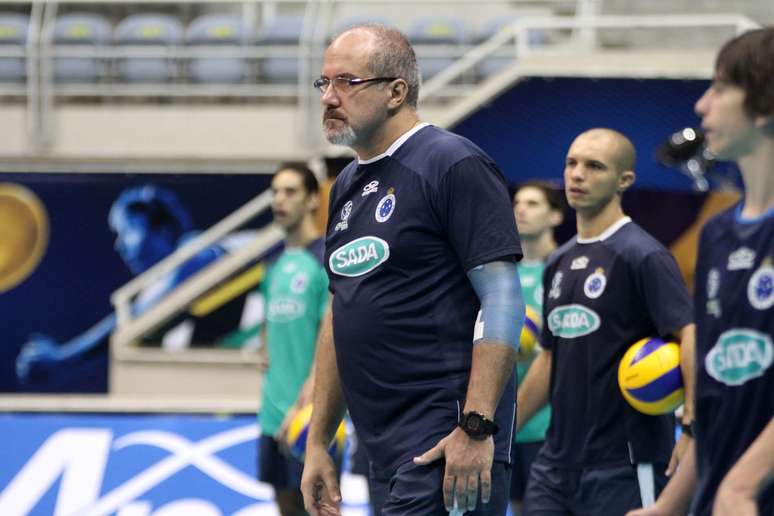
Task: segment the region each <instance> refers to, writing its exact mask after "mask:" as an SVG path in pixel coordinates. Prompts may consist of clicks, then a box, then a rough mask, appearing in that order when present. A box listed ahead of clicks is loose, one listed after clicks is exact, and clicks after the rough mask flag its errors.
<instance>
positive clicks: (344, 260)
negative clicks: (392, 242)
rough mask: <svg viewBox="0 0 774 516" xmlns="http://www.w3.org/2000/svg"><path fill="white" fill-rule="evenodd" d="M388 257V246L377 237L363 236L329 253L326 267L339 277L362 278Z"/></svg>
mask: <svg viewBox="0 0 774 516" xmlns="http://www.w3.org/2000/svg"><path fill="white" fill-rule="evenodd" d="M389 257H390V246H389V244H388V243H387V242H385V241H384V240H382V239H381V238H379V237H375V236H364V237H360V238H357V239H355V240H352V241H351V242H348V243H346V244H344V245H343V246H341V247H339V248H338V249H336V250H335V251H333V252H332V253H331V256H330V258H329V259H328V267H330V269H331V271H332V272H333V273H335V274H338V275H339V276H349V277H354V276H362V275H363V274H366V273H369V272H371V271H372V270H374V269H375V268H377V267H378V266H380V265H381V264H383V263H384V262H386V261H387V259H388V258H389Z"/></svg>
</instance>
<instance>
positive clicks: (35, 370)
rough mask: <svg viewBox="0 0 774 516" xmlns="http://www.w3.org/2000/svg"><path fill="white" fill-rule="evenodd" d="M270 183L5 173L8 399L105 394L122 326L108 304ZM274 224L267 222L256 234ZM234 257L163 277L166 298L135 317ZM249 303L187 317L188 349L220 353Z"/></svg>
mask: <svg viewBox="0 0 774 516" xmlns="http://www.w3.org/2000/svg"><path fill="white" fill-rule="evenodd" d="M269 180H270V176H268V175H243V174H231V175H226V174H188V175H172V174H137V175H129V174H66V173H62V174H0V220H2V222H0V225H2V227H1V228H0V229H2V231H0V255H2V256H3V257H4V259H3V263H2V264H0V312H1V313H3V315H4V316H3V317H2V319H0V334H2V336H3V346H0V392H49V393H55V392H91V393H104V392H107V385H108V365H107V364H108V352H107V349H108V339H109V335H110V332H111V331H112V330H113V327H114V325H115V319H114V314H113V309H112V306H111V305H110V294H111V293H112V292H113V291H115V290H116V289H118V288H119V287H121V286H122V285H124V284H126V283H127V282H128V281H130V280H131V279H132V278H133V277H134V276H136V275H137V274H140V273H141V272H142V271H143V270H145V269H147V268H148V267H150V266H151V265H152V264H154V263H156V262H157V261H158V260H160V259H162V258H164V257H165V256H166V255H168V254H169V253H171V252H173V251H174V250H175V249H176V248H178V247H180V246H182V245H183V244H185V242H187V241H188V240H189V239H190V238H191V237H193V236H194V235H196V234H197V233H198V232H199V231H202V230H205V229H207V228H209V227H210V226H212V225H213V224H215V223H217V222H219V221H220V220H221V219H223V218H224V217H225V216H227V215H229V214H230V213H232V212H233V211H234V210H236V209H237V208H239V207H240V206H242V205H243V204H244V203H246V202H247V201H249V200H250V199H252V198H253V197H254V196H256V195H258V194H260V193H261V192H263V191H264V190H265V189H266V188H267V186H268V184H269ZM270 217H271V214H270V213H268V212H266V213H264V214H263V215H262V216H261V217H259V218H258V219H257V220H255V221H254V223H253V224H252V225H251V226H250V228H256V227H260V226H261V225H263V224H265V223H267V222H268V221H269V220H270ZM248 229H249V228H248ZM230 251H232V250H231V249H227V248H226V247H225V245H218V246H212V248H210V249H207V250H206V251H205V252H203V253H201V255H200V256H196V257H194V258H192V259H191V260H189V262H187V263H186V264H184V265H183V266H181V267H180V268H179V269H177V270H176V271H174V273H172V274H170V276H169V278H164V281H163V282H160V283H162V285H161V287H164V288H161V287H159V288H156V286H154V288H153V289H148V290H149V291H148V292H144V293H142V294H141V295H140V296H139V297H138V300H137V306H134V307H133V308H134V309H135V311H136V312H138V313H139V312H140V311H142V310H144V309H148V308H150V307H151V306H152V305H153V304H154V303H155V302H156V301H158V299H159V298H160V297H162V296H163V295H164V294H166V293H167V292H168V291H170V290H171V289H173V288H174V287H175V286H176V285H178V284H180V283H182V281H184V280H185V279H186V278H187V277H188V276H190V275H192V274H194V273H195V272H196V271H197V270H199V269H201V268H203V267H204V266H206V265H208V264H209V263H210V262H213V261H214V260H216V259H217V258H219V257H220V256H222V255H223V254H225V253H227V252H230ZM154 296H155V297H154ZM243 301H244V299H243V298H241V299H234V300H233V301H229V302H227V303H225V304H224V305H223V307H222V308H219V309H217V310H214V311H213V312H212V313H210V314H207V315H206V316H202V317H194V316H190V317H189V315H190V314H186V317H187V318H190V319H192V320H193V323H192V327H193V328H194V329H193V334H192V335H191V337H190V340H191V341H192V344H191V346H192V347H193V346H196V345H212V343H213V342H215V341H216V339H217V338H218V336H221V335H224V334H227V333H228V332H230V331H232V330H235V329H236V328H237V326H238V325H239V321H240V318H241V316H242V308H243V304H244V303H243ZM179 323H180V321H171V322H170V324H179ZM165 329H166V328H161V329H159V332H163V331H164V330H165ZM149 338H151V339H153V340H155V342H157V343H158V342H159V341H160V340H161V337H160V336H159V335H153V336H149Z"/></svg>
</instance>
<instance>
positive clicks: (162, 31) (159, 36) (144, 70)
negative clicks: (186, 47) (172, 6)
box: [115, 13, 183, 82]
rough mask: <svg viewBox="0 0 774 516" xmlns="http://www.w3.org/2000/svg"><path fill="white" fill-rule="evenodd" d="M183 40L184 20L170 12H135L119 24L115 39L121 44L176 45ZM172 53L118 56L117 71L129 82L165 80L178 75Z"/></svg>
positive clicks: (119, 45)
mask: <svg viewBox="0 0 774 516" xmlns="http://www.w3.org/2000/svg"><path fill="white" fill-rule="evenodd" d="M182 41H183V24H182V23H181V22H180V20H178V19H177V18H175V17H174V16H170V15H167V14H155V13H145V14H133V15H131V16H128V17H126V18H125V19H124V20H122V21H121V23H119V24H118V27H116V31H115V42H116V45H117V46H118V47H119V48H120V47H121V46H143V45H155V46H166V47H167V48H173V47H174V46H175V45H179V44H180V43H181V42H182ZM176 63H177V61H176V60H175V59H174V58H171V57H161V56H159V57H126V58H121V59H119V60H118V74H119V76H120V77H121V78H122V79H123V80H126V81H128V82H165V81H170V80H173V79H175V78H176V77H177V75H178V73H177V66H176Z"/></svg>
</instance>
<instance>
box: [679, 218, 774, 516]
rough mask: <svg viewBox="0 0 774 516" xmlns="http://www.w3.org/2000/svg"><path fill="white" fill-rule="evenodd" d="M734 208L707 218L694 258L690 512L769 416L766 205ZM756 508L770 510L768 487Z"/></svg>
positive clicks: (772, 243)
mask: <svg viewBox="0 0 774 516" xmlns="http://www.w3.org/2000/svg"><path fill="white" fill-rule="evenodd" d="M738 209H739V207H738V206H737V207H736V208H733V209H731V210H728V211H727V212H725V213H723V214H721V215H719V216H717V217H715V218H713V219H712V220H710V221H709V222H707V224H706V225H705V226H704V229H703V231H702V235H701V240H700V243H699V257H698V261H697V263H696V294H695V295H696V330H697V332H696V351H697V353H696V369H697V378H696V382H697V385H696V450H697V459H698V473H699V479H698V484H697V492H696V496H695V498H694V503H693V510H692V512H693V514H695V515H696V516H705V515H707V516H709V515H710V514H711V513H712V504H713V501H714V499H715V492H716V491H717V489H718V486H719V485H720V482H721V480H723V477H725V476H726V474H727V473H728V471H729V470H730V469H731V467H732V466H733V465H734V464H735V463H736V462H737V461H738V460H739V458H740V457H741V456H742V455H743V454H744V452H745V451H746V450H747V448H749V447H750V445H751V444H752V442H753V441H754V440H755V439H756V438H757V437H758V435H760V433H761V432H762V431H763V429H764V428H765V427H766V425H768V424H769V422H770V421H771V419H772V417H774V367H772V361H773V360H774V345H772V335H774V211H772V212H770V213H768V214H767V216H764V217H761V218H760V219H757V220H754V221H742V220H740V219H739V218H738V213H737V212H738ZM759 514H774V485H769V486H768V488H767V489H766V490H765V492H764V493H763V496H762V497H761V498H760V510H759Z"/></svg>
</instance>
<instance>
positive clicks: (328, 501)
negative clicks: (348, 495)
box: [301, 443, 341, 516]
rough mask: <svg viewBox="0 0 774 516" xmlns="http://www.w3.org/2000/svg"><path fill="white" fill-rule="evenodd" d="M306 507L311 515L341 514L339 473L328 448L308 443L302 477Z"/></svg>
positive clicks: (338, 515) (334, 515)
mask: <svg viewBox="0 0 774 516" xmlns="http://www.w3.org/2000/svg"><path fill="white" fill-rule="evenodd" d="M301 493H302V494H303V495H304V508H305V509H306V511H307V512H308V513H309V514H310V515H311V516H341V491H340V490H339V480H338V474H337V472H336V466H335V465H334V463H333V459H332V458H331V456H330V455H328V450H326V449H325V448H324V447H322V446H309V443H307V448H306V456H305V458H304V474H303V476H302V477H301Z"/></svg>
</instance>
